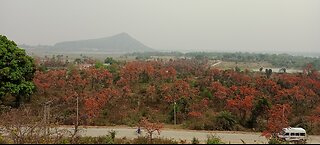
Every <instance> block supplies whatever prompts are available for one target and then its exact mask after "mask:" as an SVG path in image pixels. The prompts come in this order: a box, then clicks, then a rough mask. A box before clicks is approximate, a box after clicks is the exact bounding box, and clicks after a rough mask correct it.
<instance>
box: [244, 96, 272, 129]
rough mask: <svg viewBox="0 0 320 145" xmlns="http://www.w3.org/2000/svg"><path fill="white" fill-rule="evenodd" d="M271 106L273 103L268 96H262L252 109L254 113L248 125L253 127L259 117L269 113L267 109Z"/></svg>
mask: <svg viewBox="0 0 320 145" xmlns="http://www.w3.org/2000/svg"><path fill="white" fill-rule="evenodd" d="M270 107H271V103H270V102H269V101H268V100H267V99H266V98H261V99H259V100H258V102H257V103H256V104H255V106H254V109H253V110H252V115H251V118H250V120H249V121H248V126H249V127H250V128H253V127H255V126H256V125H257V118H258V117H259V116H261V115H264V114H266V113H267V110H268V109H269V108H270Z"/></svg>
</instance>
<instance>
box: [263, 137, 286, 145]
mask: <svg viewBox="0 0 320 145" xmlns="http://www.w3.org/2000/svg"><path fill="white" fill-rule="evenodd" d="M268 144H289V142H287V141H282V140H280V139H278V138H275V137H271V138H270V139H269V141H268Z"/></svg>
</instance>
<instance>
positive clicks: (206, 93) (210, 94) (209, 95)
mask: <svg viewBox="0 0 320 145" xmlns="http://www.w3.org/2000/svg"><path fill="white" fill-rule="evenodd" d="M201 96H202V97H207V98H209V99H212V97H213V96H212V93H211V92H210V91H209V90H208V89H206V88H205V89H204V90H203V91H201Z"/></svg>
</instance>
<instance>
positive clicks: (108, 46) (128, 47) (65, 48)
mask: <svg viewBox="0 0 320 145" xmlns="http://www.w3.org/2000/svg"><path fill="white" fill-rule="evenodd" d="M20 46H21V47H22V48H26V49H27V50H29V51H33V52H35V51H46V52H59V53H71V52H72V53H77V52H78V53H131V52H153V51H155V50H154V49H152V48H150V47H148V46H146V45H144V44H143V43H141V42H139V41H138V40H136V39H134V38H133V37H131V36H130V35H129V34H127V33H120V34H117V35H114V36H110V37H104V38H98V39H88V40H77V41H64V42H59V43H56V44H55V45H54V46H28V45H20Z"/></svg>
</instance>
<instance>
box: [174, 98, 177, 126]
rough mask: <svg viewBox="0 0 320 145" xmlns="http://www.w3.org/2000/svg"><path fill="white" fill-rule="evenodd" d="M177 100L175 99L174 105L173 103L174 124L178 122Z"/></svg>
mask: <svg viewBox="0 0 320 145" xmlns="http://www.w3.org/2000/svg"><path fill="white" fill-rule="evenodd" d="M176 104H177V103H176V101H174V105H173V118H174V125H176V124H177V114H176Z"/></svg>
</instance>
